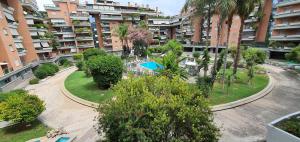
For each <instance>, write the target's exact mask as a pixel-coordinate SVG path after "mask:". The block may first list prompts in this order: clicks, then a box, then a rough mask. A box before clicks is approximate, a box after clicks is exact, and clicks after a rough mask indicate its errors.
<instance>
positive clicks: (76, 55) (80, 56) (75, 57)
mask: <svg viewBox="0 0 300 142" xmlns="http://www.w3.org/2000/svg"><path fill="white" fill-rule="evenodd" d="M73 59H74V60H75V61H81V60H82V59H83V54H81V53H78V54H75V55H73Z"/></svg>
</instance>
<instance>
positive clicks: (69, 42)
mask: <svg viewBox="0 0 300 142" xmlns="http://www.w3.org/2000/svg"><path fill="white" fill-rule="evenodd" d="M53 3H54V5H45V9H46V12H47V15H48V18H49V20H50V21H49V23H50V26H49V29H50V32H52V33H53V34H54V35H55V36H56V37H57V40H58V42H59V46H58V47H57V53H58V54H70V53H77V52H81V51H83V50H85V49H88V48H94V47H95V45H94V40H93V38H92V37H93V36H92V35H93V32H92V29H91V23H90V15H89V13H88V12H87V11H86V9H84V8H82V7H80V6H79V0H53Z"/></svg>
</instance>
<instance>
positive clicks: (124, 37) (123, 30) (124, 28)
mask: <svg viewBox="0 0 300 142" xmlns="http://www.w3.org/2000/svg"><path fill="white" fill-rule="evenodd" d="M115 34H116V35H117V36H118V37H119V39H120V40H121V42H122V47H123V55H124V56H127V55H128V54H129V53H130V49H129V45H128V34H129V28H128V25H126V24H124V23H121V24H120V25H119V26H118V27H117V28H116V29H115Z"/></svg>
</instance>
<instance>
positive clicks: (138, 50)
mask: <svg viewBox="0 0 300 142" xmlns="http://www.w3.org/2000/svg"><path fill="white" fill-rule="evenodd" d="M147 46H148V45H147V44H146V43H145V42H144V41H143V40H135V41H133V49H134V55H137V56H140V57H145V56H146V55H147V54H146V51H147Z"/></svg>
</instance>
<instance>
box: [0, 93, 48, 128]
mask: <svg viewBox="0 0 300 142" xmlns="http://www.w3.org/2000/svg"><path fill="white" fill-rule="evenodd" d="M20 93H21V94H19V95H11V96H8V97H7V98H6V99H5V100H4V101H3V102H1V103H0V120H4V121H10V122H12V123H15V124H18V125H19V126H26V125H27V124H29V123H31V122H33V121H34V120H36V118H37V117H38V116H39V115H40V114H41V113H42V112H43V111H44V110H45V105H44V102H43V101H42V100H40V99H39V98H38V97H37V96H33V95H29V93H28V92H25V93H24V92H20Z"/></svg>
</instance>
